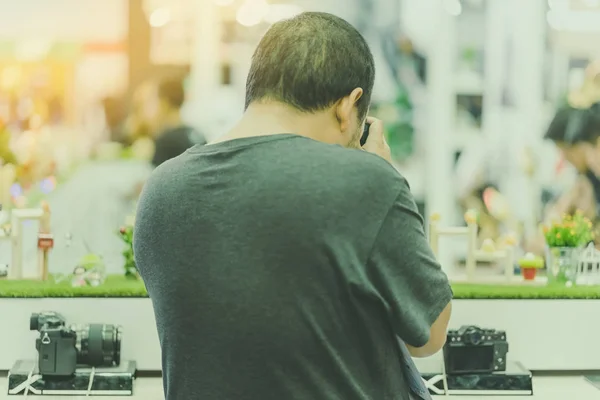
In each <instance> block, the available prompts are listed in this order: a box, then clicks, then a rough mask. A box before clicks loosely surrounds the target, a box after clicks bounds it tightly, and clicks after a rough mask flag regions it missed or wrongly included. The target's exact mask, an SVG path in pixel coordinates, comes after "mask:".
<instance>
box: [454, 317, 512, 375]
mask: <svg viewBox="0 0 600 400" xmlns="http://www.w3.org/2000/svg"><path fill="white" fill-rule="evenodd" d="M507 353H508V342H507V341H506V332H504V331H498V330H495V329H481V328H479V327H477V326H472V325H470V326H463V327H461V328H460V329H458V330H450V331H448V337H447V341H446V345H445V346H444V363H445V366H446V374H448V375H452V374H454V375H458V374H482V373H493V372H498V371H506V355H507Z"/></svg>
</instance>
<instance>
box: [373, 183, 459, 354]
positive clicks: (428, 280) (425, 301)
mask: <svg viewBox="0 0 600 400" xmlns="http://www.w3.org/2000/svg"><path fill="white" fill-rule="evenodd" d="M367 270H368V274H369V279H370V281H371V284H372V285H373V286H374V289H375V290H376V291H377V292H378V294H379V296H381V298H382V299H383V301H384V302H385V304H386V307H387V310H388V313H389V318H390V320H391V323H392V326H393V328H394V331H395V333H396V335H398V337H399V338H400V339H402V340H403V341H404V342H405V343H407V344H409V345H411V346H413V347H422V346H424V345H425V344H427V342H428V341H429V333H430V329H431V326H432V325H433V323H434V322H435V321H436V320H437V318H438V317H439V315H440V314H441V312H442V311H443V310H444V308H445V307H446V306H447V305H448V303H449V302H450V301H451V300H452V289H451V288H450V283H449V282H448V277H447V276H446V274H445V273H444V272H443V271H442V269H441V267H440V264H439V263H438V262H437V260H436V258H435V256H434V254H433V251H432V250H431V248H430V246H429V242H428V240H427V237H426V236H425V231H424V227H423V218H422V217H421V215H420V214H419V212H418V210H417V206H416V204H415V201H414V198H413V196H412V194H411V192H410V188H409V186H408V183H406V181H405V180H403V182H402V185H401V188H400V192H399V194H398V196H397V198H396V200H395V201H394V204H393V205H392V207H391V208H390V210H389V212H388V214H387V216H386V218H385V220H384V222H383V224H382V226H381V229H380V231H379V233H378V235H377V238H376V239H375V243H374V245H373V248H372V250H371V254H370V257H369V261H368V266H367Z"/></svg>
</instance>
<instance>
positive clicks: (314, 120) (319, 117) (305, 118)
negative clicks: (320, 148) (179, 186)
mask: <svg viewBox="0 0 600 400" xmlns="http://www.w3.org/2000/svg"><path fill="white" fill-rule="evenodd" d="M331 118H332V117H331V116H330V115H328V113H327V112H317V113H303V112H300V111H297V110H295V109H293V108H292V107H289V106H286V105H284V104H280V103H263V104H252V105H250V106H249V107H248V109H247V110H246V112H245V113H244V115H243V116H242V118H241V119H240V121H239V122H238V123H237V124H236V126H235V127H234V128H233V129H232V130H231V131H230V132H229V133H227V134H226V135H224V136H222V137H221V138H219V139H217V140H216V141H215V142H213V143H216V142H224V141H228V140H233V139H240V138H246V137H255V136H267V135H277V134H295V135H299V136H304V137H308V138H310V139H314V140H317V141H320V142H324V143H331V144H341V143H339V140H340V138H339V137H336V135H335V134H332V133H331V131H330V129H328V127H329V126H331V124H332V121H331Z"/></svg>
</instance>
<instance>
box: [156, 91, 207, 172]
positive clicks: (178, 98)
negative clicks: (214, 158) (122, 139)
mask: <svg viewBox="0 0 600 400" xmlns="http://www.w3.org/2000/svg"><path fill="white" fill-rule="evenodd" d="M156 93H157V102H158V103H157V120H156V129H157V134H156V135H155V136H154V146H155V147H154V156H153V157H152V165H153V166H154V167H158V166H159V165H161V164H162V163H164V162H165V161H168V160H170V159H171V158H175V157H177V156H178V155H180V154H182V153H184V152H185V151H186V150H187V149H189V148H190V147H192V146H194V145H196V144H200V145H202V144H206V139H205V138H204V136H203V135H202V134H200V133H199V132H198V131H197V130H196V129H194V128H192V127H190V126H189V125H186V124H184V123H183V121H182V117H181V107H182V106H183V103H184V102H185V87H184V83H183V80H182V79H166V80H163V81H161V82H159V84H158V87H157V91H156Z"/></svg>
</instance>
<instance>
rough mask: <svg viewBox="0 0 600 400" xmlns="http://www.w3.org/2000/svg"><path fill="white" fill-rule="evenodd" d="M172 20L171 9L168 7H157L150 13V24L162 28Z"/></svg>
mask: <svg viewBox="0 0 600 400" xmlns="http://www.w3.org/2000/svg"><path fill="white" fill-rule="evenodd" d="M170 21H171V10H170V9H169V8H168V7H163V8H159V9H156V10H154V11H153V12H152V14H150V18H149V22H150V26H152V27H154V28H160V27H162V26H165V25H167V24H168V23H169V22H170Z"/></svg>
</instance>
